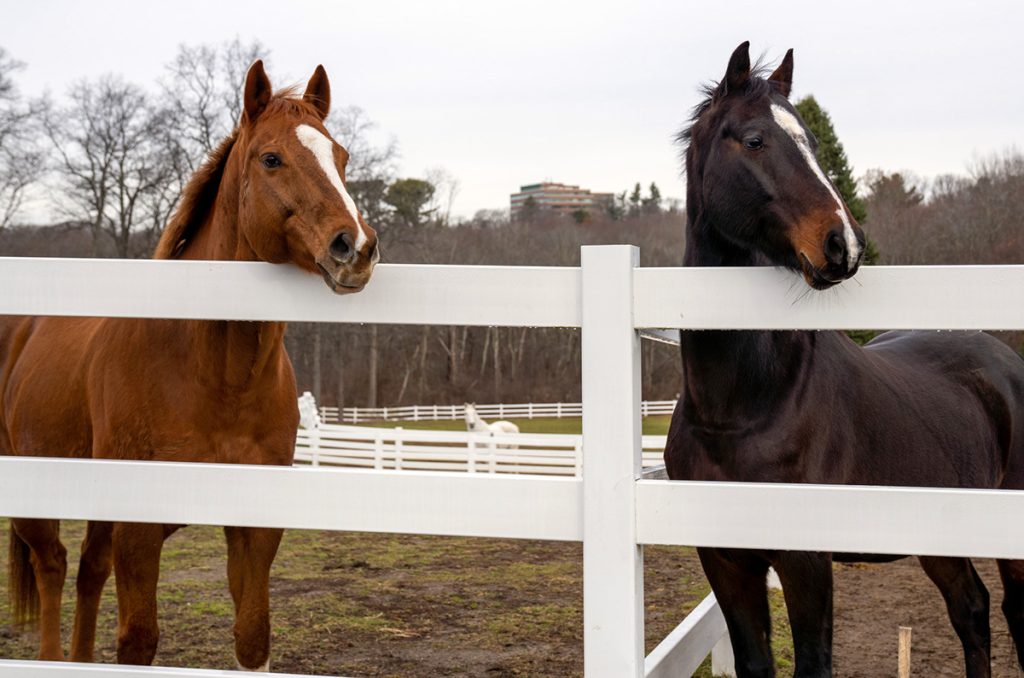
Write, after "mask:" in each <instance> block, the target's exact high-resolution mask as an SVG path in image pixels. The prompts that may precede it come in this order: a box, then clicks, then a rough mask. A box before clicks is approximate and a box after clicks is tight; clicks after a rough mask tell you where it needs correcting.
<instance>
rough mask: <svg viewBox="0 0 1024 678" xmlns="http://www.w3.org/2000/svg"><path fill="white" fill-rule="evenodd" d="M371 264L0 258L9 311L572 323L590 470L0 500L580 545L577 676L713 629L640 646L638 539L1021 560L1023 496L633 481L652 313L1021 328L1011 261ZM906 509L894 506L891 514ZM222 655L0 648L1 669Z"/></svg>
mask: <svg viewBox="0 0 1024 678" xmlns="http://www.w3.org/2000/svg"><path fill="white" fill-rule="evenodd" d="M637 264H638V257H637V252H636V250H635V249H634V248H630V247H624V246H612V247H586V248H584V250H583V254H582V266H581V267H580V268H529V267H459V266H402V265H391V266H381V267H379V269H378V273H377V274H376V277H375V279H374V280H373V282H371V284H370V285H369V287H368V289H367V290H366V291H364V292H363V293H361V294H358V295H354V296H347V297H335V296H332V295H331V294H330V292H328V291H327V290H326V289H325V288H324V286H323V283H322V282H321V281H320V280H319V279H318V278H315V277H312V276H308V275H306V274H304V273H301V272H299V271H298V270H296V269H294V268H291V267H281V266H271V265H267V264H256V263H227V262H185V261H125V260H118V261H103V260H46V259H0V313H4V314H30V315H79V316H97V315H101V316H102V315H106V316H128V317H149V318H164V317H173V318H200V319H204V318H205V319H218V318H222V319H231V320H287V321H314V322H362V323H409V324H438V325H497V326H536V327H581V328H582V355H583V357H582V360H583V366H582V367H583V369H582V373H583V389H582V392H583V457H584V459H585V460H586V463H585V464H584V465H583V475H582V478H575V477H562V478H560V477H543V476H527V475H502V474H480V473H477V474H468V473H445V472H418V471H402V472H396V471H387V470H360V469H340V468H324V467H319V468H311V467H307V468H301V467H298V468H262V467H252V466H231V465H215V464H195V465H193V464H159V463H145V462H106V461H81V460H66V459H27V458H2V459H0V515H8V516H23V517H41V518H78V519H89V520H115V521H116V520H125V521H142V522H166V523H185V524H188V523H192V524H212V525H241V526H268V527H283V528H297V529H331V530H357V531H373V532H401V533H414V534H440V535H457V536H488V537H508V538H521V539H555V540H582V541H583V591H584V613H583V615H584V629H583V639H584V647H583V654H584V671H585V674H586V676H587V677H588V678H598V677H601V678H604V677H608V678H623V677H626V676H630V677H633V678H639V677H640V676H651V677H654V676H657V677H659V678H661V677H667V676H678V675H686V674H687V673H688V672H691V671H692V670H693V669H694V667H696V666H697V665H698V664H699V663H700V662H701V660H702V659H703V658H704V657H705V656H706V655H707V653H708V651H709V650H710V649H711V646H712V645H713V644H715V643H717V642H720V640H721V635H722V633H723V632H724V625H723V624H722V622H721V613H720V611H719V610H718V608H717V605H716V604H715V603H714V601H713V600H711V599H709V600H707V601H705V602H704V603H702V604H701V606H700V607H699V608H698V610H697V611H696V612H695V614H698V616H693V615H691V617H689V618H688V619H687V620H684V621H683V622H682V623H681V625H680V626H679V627H678V628H677V629H676V630H675V631H673V633H672V634H670V635H669V636H668V638H666V640H665V641H664V642H663V643H662V644H660V645H659V646H658V648H656V649H655V650H654V651H653V652H652V653H651V654H650V655H649V656H648V657H646V658H645V657H644V642H643V638H644V634H643V619H644V615H643V546H642V545H643V544H688V545H698V546H701V545H704V546H722V547H741V548H743V547H750V548H778V549H817V550H830V551H853V552H862V553H912V554H930V555H976V556H984V557H1000V558H1024V536H1021V535H1017V534H1016V533H1014V532H1013V531H1012V530H1011V531H1009V532H1008V531H1007V530H1006V529H1005V526H1006V525H1019V524H1024V493H1022V492H1006V491H996V490H948V489H946V490H941V489H920V488H917V489H914V488H877V487H838V486H813V485H781V484H779V485H766V484H737V483H691V482H668V481H663V480H645V479H642V477H641V442H640V441H641V436H640V393H639V384H640V372H639V364H640V351H639V333H638V330H640V329H643V328H680V329H715V328H736V329H785V328H795V329H815V328H822V329H832V328H836V329H838V328H863V329H883V328H890V327H891V328H918V329H942V328H955V329H1022V328H1024V267H1019V266H1004V267H988V268H981V267H934V268H904V267H896V268H882V267H869V268H866V269H864V270H862V271H861V272H860V273H859V274H858V276H857V279H856V280H855V281H853V282H852V283H846V284H844V285H843V286H842V287H841V288H839V289H838V290H835V291H833V292H831V293H828V294H816V295H811V296H808V297H807V298H805V299H803V300H802V301H799V300H798V297H799V296H800V295H801V294H802V282H799V281H797V279H795V278H794V276H793V275H792V274H791V273H787V272H783V271H778V270H774V269H728V270H726V269H692V268H691V269H640V268H637ZM894 516H899V519H898V520H897V519H894ZM88 674H93V675H96V674H100V675H114V676H123V677H126V676H131V677H132V678H142V677H148V676H171V675H173V676H184V675H188V676H196V677H199V676H202V677H212V676H225V675H230V674H229V673H228V672H223V671H209V670H207V671H185V670H180V669H152V668H135V667H126V668H111V667H100V668H96V667H80V666H76V665H73V664H61V665H57V664H42V663H37V662H25V661H10V660H5V661H0V677H2V678H14V677H17V678H35V677H42V676H45V677H46V678H63V677H64V676H79V675H88Z"/></svg>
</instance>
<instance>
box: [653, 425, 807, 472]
mask: <svg viewBox="0 0 1024 678" xmlns="http://www.w3.org/2000/svg"><path fill="white" fill-rule="evenodd" d="M665 462H666V467H667V470H668V474H669V477H670V478H672V479H673V480H711V481H740V482H800V481H801V480H803V477H802V476H804V475H805V473H806V468H805V467H806V463H807V454H806V450H805V449H804V446H803V445H802V444H801V443H800V441H798V440H795V439H794V438H793V436H791V435H785V434H775V433H771V432H769V433H763V434H759V435H758V434H751V433H750V432H746V431H743V432H738V431H722V430H710V429H705V428H702V427H696V426H681V427H678V428H677V429H676V430H675V431H674V432H673V435H671V436H670V437H669V440H668V445H667V446H666V450H665Z"/></svg>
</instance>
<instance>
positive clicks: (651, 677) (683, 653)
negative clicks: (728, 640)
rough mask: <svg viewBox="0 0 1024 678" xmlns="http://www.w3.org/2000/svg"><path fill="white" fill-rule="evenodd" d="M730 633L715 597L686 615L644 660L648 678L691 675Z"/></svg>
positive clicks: (703, 602)
mask: <svg viewBox="0 0 1024 678" xmlns="http://www.w3.org/2000/svg"><path fill="white" fill-rule="evenodd" d="M726 632H727V629H726V626H725V617H724V616H723V615H722V608H721V607H719V605H718V601H717V600H716V599H715V594H713V593H711V594H709V595H708V596H707V597H706V598H704V600H702V601H701V602H700V604H699V605H698V606H697V607H695V608H693V610H692V611H691V612H690V614H688V615H686V618H685V619H683V621H681V622H680V623H679V625H678V626H676V627H675V628H674V629H673V630H672V632H671V633H669V634H668V635H667V636H665V639H664V640H662V641H661V642H660V643H658V646H657V647H655V648H654V649H653V650H651V653H650V654H649V655H647V658H646V659H645V660H644V678H678V676H690V675H693V672H694V671H696V670H697V669H698V668H699V667H700V665H701V663H702V662H703V661H704V658H705V657H707V656H708V654H709V653H710V652H711V648H713V647H714V645H715V643H717V642H718V641H719V640H721V638H722V636H724V635H725V634H726Z"/></svg>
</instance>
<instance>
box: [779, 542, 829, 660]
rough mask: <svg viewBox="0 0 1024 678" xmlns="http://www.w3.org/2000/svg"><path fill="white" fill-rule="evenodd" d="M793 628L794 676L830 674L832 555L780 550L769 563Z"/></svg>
mask: <svg viewBox="0 0 1024 678" xmlns="http://www.w3.org/2000/svg"><path fill="white" fill-rule="evenodd" d="M772 565H773V566H774V567H775V571H776V572H777V573H778V575H779V581H780V582H781V583H782V592H783V594H784V595H785V597H786V608H787V609H788V611H789V625H790V627H791V628H792V630H793V652H794V654H795V656H796V670H795V671H794V672H793V676H794V678H811V677H813V678H823V677H825V676H831V675H832V556H831V554H828V553H810V552H806V551H779V552H777V554H776V557H775V559H774V560H773V562H772Z"/></svg>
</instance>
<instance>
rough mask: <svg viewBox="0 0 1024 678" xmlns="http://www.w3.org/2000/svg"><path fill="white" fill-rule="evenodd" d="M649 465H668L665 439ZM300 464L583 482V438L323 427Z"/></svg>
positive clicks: (310, 432) (302, 444)
mask: <svg viewBox="0 0 1024 678" xmlns="http://www.w3.org/2000/svg"><path fill="white" fill-rule="evenodd" d="M641 445H642V447H643V465H644V467H645V468H652V467H657V466H659V465H661V464H662V463H663V456H664V450H665V436H653V435H652V436H643V438H642V440H641ZM295 461H297V462H299V463H305V464H312V465H313V466H321V465H323V466H351V467H356V468H372V469H376V470H378V471H383V470H387V469H392V470H397V471H402V470H416V471H462V472H464V473H466V472H468V473H526V474H532V475H556V476H579V475H580V474H581V473H582V469H583V436H581V435H573V434H563V433H504V434H494V435H491V434H489V433H477V432H469V431H419V430H416V429H405V428H401V427H396V428H369V427H364V426H344V425H336V424H321V425H320V426H319V427H318V428H313V429H305V428H300V429H299V432H298V435H297V436H296V441H295Z"/></svg>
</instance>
